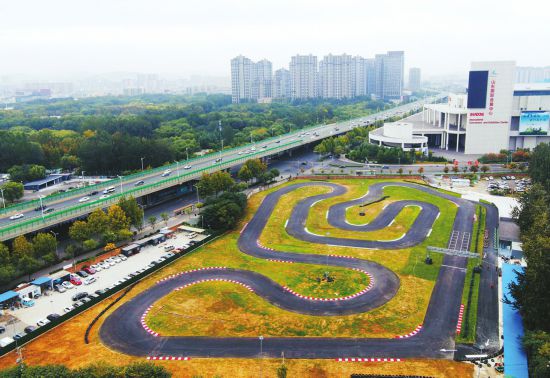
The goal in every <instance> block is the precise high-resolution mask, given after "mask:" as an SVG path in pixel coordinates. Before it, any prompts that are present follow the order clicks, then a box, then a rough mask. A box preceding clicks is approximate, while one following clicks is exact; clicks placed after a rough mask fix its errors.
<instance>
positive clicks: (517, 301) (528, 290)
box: [508, 143, 550, 377]
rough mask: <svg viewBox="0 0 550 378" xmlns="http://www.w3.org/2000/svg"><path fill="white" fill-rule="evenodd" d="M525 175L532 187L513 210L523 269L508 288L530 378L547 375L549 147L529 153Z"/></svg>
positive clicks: (549, 372) (549, 369) (549, 335)
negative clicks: (518, 316)
mask: <svg viewBox="0 0 550 378" xmlns="http://www.w3.org/2000/svg"><path fill="white" fill-rule="evenodd" d="M529 175H530V176H531V179H532V180H533V186H532V187H531V189H530V190H529V191H527V192H525V193H524V194H523V195H522V196H521V197H520V200H519V202H520V205H519V207H517V208H516V209H515V210H514V213H513V215H514V218H515V219H516V221H517V223H518V225H519V228H520V235H521V241H522V243H523V246H522V249H523V254H524V256H525V259H526V261H527V266H526V267H525V269H524V271H523V272H522V273H518V275H517V283H515V284H512V285H511V286H510V291H511V294H512V297H513V298H508V300H513V302H512V303H513V304H514V306H515V307H516V308H517V309H518V310H519V311H520V313H521V314H522V317H523V321H524V325H525V327H526V329H527V331H526V333H525V337H524V340H523V342H524V346H525V347H526V349H527V352H528V356H529V370H530V372H531V374H532V376H533V377H548V376H550V367H549V364H548V361H550V322H549V321H548V314H550V297H549V294H548V293H550V274H549V273H550V145H549V144H544V143H542V144H539V145H538V146H537V147H536V148H535V149H534V150H533V151H532V152H531V160H530V164H529Z"/></svg>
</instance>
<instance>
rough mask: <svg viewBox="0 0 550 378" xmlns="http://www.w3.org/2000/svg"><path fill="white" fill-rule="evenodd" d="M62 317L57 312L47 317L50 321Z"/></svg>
mask: <svg viewBox="0 0 550 378" xmlns="http://www.w3.org/2000/svg"><path fill="white" fill-rule="evenodd" d="M59 317H61V315H59V314H56V313H55V312H54V313H53V314H50V315H48V316H46V319H48V320H49V321H50V322H53V321H54V320H55V319H57V318H59Z"/></svg>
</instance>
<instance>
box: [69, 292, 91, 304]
mask: <svg viewBox="0 0 550 378" xmlns="http://www.w3.org/2000/svg"><path fill="white" fill-rule="evenodd" d="M87 296H88V293H86V292H85V291H83V292H81V293H76V294H75V295H73V297H72V299H73V302H76V301H79V300H81V299H82V298H86V297H87Z"/></svg>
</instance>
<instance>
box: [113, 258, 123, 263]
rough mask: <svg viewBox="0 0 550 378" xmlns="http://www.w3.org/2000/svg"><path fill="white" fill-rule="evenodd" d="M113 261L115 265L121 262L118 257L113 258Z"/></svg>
mask: <svg viewBox="0 0 550 378" xmlns="http://www.w3.org/2000/svg"><path fill="white" fill-rule="evenodd" d="M113 261H114V262H115V263H117V264H118V263H120V262H122V260H121V259H120V258H119V257H117V256H115V257H113Z"/></svg>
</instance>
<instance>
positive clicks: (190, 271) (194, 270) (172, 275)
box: [157, 266, 227, 283]
mask: <svg viewBox="0 0 550 378" xmlns="http://www.w3.org/2000/svg"><path fill="white" fill-rule="evenodd" d="M219 269H227V267H226V266H209V267H206V268H197V269H191V270H186V271H185V272H180V273H176V274H171V275H169V276H167V277H164V278H161V279H160V280H158V281H157V283H161V282H163V281H168V280H171V279H172V278H176V277H179V276H181V275H184V274H187V273H192V272H200V271H204V270H219Z"/></svg>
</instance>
